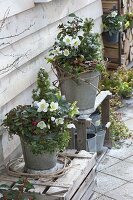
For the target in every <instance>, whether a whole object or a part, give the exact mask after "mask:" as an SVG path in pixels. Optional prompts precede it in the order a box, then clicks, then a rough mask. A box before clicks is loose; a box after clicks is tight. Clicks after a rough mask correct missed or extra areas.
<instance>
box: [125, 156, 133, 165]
mask: <svg viewBox="0 0 133 200" xmlns="http://www.w3.org/2000/svg"><path fill="white" fill-rule="evenodd" d="M124 161H125V162H129V163H132V164H133V156H131V157H129V158H127V159H125V160H124Z"/></svg>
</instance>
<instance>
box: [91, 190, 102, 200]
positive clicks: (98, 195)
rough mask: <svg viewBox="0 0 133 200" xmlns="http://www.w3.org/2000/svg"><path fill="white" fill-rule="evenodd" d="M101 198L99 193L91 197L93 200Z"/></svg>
mask: <svg viewBox="0 0 133 200" xmlns="http://www.w3.org/2000/svg"><path fill="white" fill-rule="evenodd" d="M100 196H101V194H99V193H97V192H94V194H93V195H92V197H91V200H96V199H99V198H100Z"/></svg>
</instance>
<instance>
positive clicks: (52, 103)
mask: <svg viewBox="0 0 133 200" xmlns="http://www.w3.org/2000/svg"><path fill="white" fill-rule="evenodd" d="M58 108H59V105H58V102H51V104H50V111H51V112H52V111H55V110H57V109H58Z"/></svg>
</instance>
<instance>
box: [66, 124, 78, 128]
mask: <svg viewBox="0 0 133 200" xmlns="http://www.w3.org/2000/svg"><path fill="white" fill-rule="evenodd" d="M67 128H76V127H75V125H74V124H68V125H67Z"/></svg>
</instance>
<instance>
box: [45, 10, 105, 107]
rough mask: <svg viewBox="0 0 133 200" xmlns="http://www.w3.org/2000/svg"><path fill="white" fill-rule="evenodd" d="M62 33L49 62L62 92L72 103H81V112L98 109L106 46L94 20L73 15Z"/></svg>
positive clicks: (63, 26)
mask: <svg viewBox="0 0 133 200" xmlns="http://www.w3.org/2000/svg"><path fill="white" fill-rule="evenodd" d="M69 17H70V20H69V21H68V22H67V23H66V24H60V25H59V27H58V28H59V33H58V35H57V39H56V41H55V43H54V45H53V48H52V49H51V50H50V52H49V57H48V58H47V61H48V62H50V63H52V66H53V68H54V69H56V72H57V77H58V80H59V85H60V87H61V92H62V94H63V95H65V96H66V99H67V100H68V101H69V102H73V101H75V100H76V101H77V105H78V107H79V111H82V110H86V109H91V108H93V107H94V104H95V98H96V93H97V88H98V81H99V75H100V73H99V71H100V70H102V69H103V68H104V64H103V58H102V44H101V38H100V35H99V34H98V33H94V32H93V31H92V28H93V25H94V23H93V20H92V19H86V20H83V19H81V18H79V17H77V16H76V15H75V14H71V15H70V16H69Z"/></svg>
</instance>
